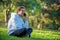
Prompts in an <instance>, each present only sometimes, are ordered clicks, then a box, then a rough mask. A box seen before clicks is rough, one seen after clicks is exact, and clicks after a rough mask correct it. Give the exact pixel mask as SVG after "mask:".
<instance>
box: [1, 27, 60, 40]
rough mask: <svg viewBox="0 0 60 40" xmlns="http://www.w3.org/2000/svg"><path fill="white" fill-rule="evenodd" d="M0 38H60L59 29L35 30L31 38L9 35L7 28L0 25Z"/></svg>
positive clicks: (58, 39) (39, 39)
mask: <svg viewBox="0 0 60 40" xmlns="http://www.w3.org/2000/svg"><path fill="white" fill-rule="evenodd" d="M0 40H60V32H59V31H50V30H49V31H47V30H33V32H32V35H31V37H30V38H27V37H25V38H20V37H15V36H9V35H8V33H7V28H1V27H0Z"/></svg>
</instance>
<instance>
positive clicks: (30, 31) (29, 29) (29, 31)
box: [26, 28, 33, 37]
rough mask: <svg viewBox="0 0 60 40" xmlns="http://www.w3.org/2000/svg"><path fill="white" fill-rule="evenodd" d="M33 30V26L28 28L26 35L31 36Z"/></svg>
mask: <svg viewBox="0 0 60 40" xmlns="http://www.w3.org/2000/svg"><path fill="white" fill-rule="evenodd" d="M32 31H33V30H32V28H28V29H27V33H26V35H27V36H29V37H30V36H31V33H32Z"/></svg>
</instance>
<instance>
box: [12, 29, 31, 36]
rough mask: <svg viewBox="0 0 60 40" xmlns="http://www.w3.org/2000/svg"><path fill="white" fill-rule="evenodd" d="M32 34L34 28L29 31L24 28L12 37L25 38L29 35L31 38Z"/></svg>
mask: <svg viewBox="0 0 60 40" xmlns="http://www.w3.org/2000/svg"><path fill="white" fill-rule="evenodd" d="M31 33H32V28H28V29H26V28H23V29H20V30H15V31H14V32H13V33H12V34H11V35H12V36H17V37H24V36H27V35H29V37H30V35H31Z"/></svg>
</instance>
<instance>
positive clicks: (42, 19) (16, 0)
mask: <svg viewBox="0 0 60 40" xmlns="http://www.w3.org/2000/svg"><path fill="white" fill-rule="evenodd" d="M18 6H24V7H25V12H26V14H27V15H28V16H29V23H30V24H29V26H30V27H32V28H33V29H38V30H42V29H49V30H60V0H48V1H47V0H0V27H7V23H8V20H9V18H10V16H11V13H12V12H16V9H17V7H18Z"/></svg>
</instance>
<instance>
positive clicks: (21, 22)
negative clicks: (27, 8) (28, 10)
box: [8, 7, 32, 37]
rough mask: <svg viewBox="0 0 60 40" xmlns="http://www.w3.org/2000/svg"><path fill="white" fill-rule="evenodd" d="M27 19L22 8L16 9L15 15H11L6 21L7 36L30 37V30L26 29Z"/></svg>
mask: <svg viewBox="0 0 60 40" xmlns="http://www.w3.org/2000/svg"><path fill="white" fill-rule="evenodd" d="M28 26H29V22H28V17H27V15H26V14H25V13H24V7H18V9H17V13H13V14H12V15H11V18H10V19H9V21H8V34H9V35H12V36H17V37H24V36H27V37H30V35H31V32H32V28H28Z"/></svg>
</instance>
